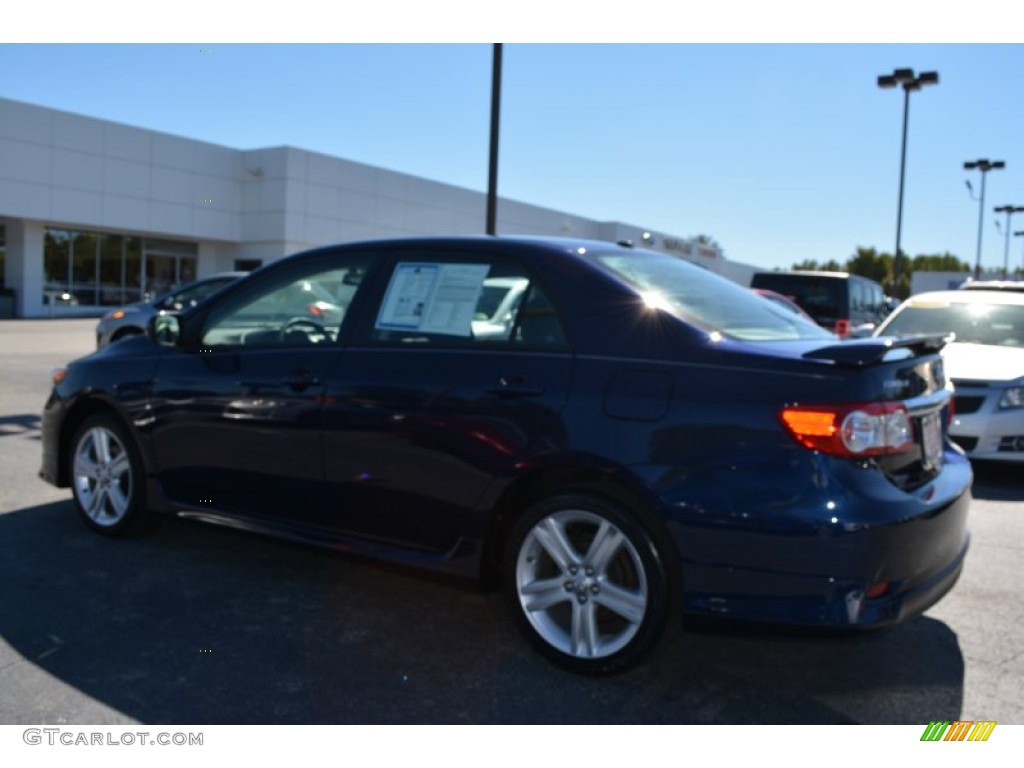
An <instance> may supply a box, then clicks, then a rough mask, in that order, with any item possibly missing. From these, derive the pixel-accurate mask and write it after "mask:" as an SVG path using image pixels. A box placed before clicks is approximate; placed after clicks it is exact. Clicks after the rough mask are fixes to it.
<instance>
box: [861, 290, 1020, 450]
mask: <svg viewBox="0 0 1024 768" xmlns="http://www.w3.org/2000/svg"><path fill="white" fill-rule="evenodd" d="M935 333H952V334H953V341H952V342H950V343H949V344H947V345H946V346H945V348H943V350H942V357H943V359H944V365H945V369H946V376H948V377H949V378H950V379H951V380H952V382H953V386H954V387H955V388H956V395H955V397H954V399H953V410H954V414H953V422H952V424H951V425H950V427H949V436H950V437H951V438H952V439H953V441H954V442H955V443H957V444H958V445H959V446H960V447H961V448H963V449H964V451H966V453H967V456H968V457H969V458H971V459H984V460H986V461H1014V462H1024V293H1018V292H1014V291H1005V290H997V291H983V290H976V289H972V290H967V291H961V290H957V291H933V292H930V293H919V294H916V295H914V296H911V297H910V298H909V299H907V300H906V301H905V302H903V304H901V305H900V307H899V309H897V310H896V311H895V312H893V314H891V315H890V316H889V317H888V318H887V319H886V320H885V322H884V323H882V325H881V326H879V328H878V330H877V331H876V332H875V335H876V336H913V335H918V334H925V335H927V334H935Z"/></svg>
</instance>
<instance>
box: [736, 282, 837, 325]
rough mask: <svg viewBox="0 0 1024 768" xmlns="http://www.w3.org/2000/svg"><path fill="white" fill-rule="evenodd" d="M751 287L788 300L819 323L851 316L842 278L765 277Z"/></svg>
mask: <svg viewBox="0 0 1024 768" xmlns="http://www.w3.org/2000/svg"><path fill="white" fill-rule="evenodd" d="M751 285H753V286H754V287H755V288H770V289H771V290H773V291H775V292H776V293H781V294H782V295H783V296H788V297H789V298H791V299H792V300H793V301H795V302H796V303H797V304H799V305H800V306H801V307H803V308H804V311H806V312H807V313H808V314H809V315H810V316H811V317H813V318H815V319H817V320H821V319H822V318H828V319H835V318H842V317H846V316H847V314H848V309H845V308H844V307H846V301H845V300H844V296H845V291H846V281H845V280H844V279H843V278H840V277H827V276H825V275H793V274H787V273H785V272H779V273H764V274H759V275H755V276H754V280H753V281H752V283H751Z"/></svg>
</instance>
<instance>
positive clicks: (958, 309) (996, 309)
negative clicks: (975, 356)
mask: <svg viewBox="0 0 1024 768" xmlns="http://www.w3.org/2000/svg"><path fill="white" fill-rule="evenodd" d="M912 302H913V303H911V304H908V305H907V306H905V307H904V308H903V309H901V310H900V311H899V313H898V314H896V315H893V317H892V318H891V319H890V320H889V321H888V322H887V323H886V324H885V325H884V326H882V327H881V328H879V331H878V333H879V335H881V334H885V335H886V336H917V335H925V334H949V333H953V334H955V336H956V337H955V339H954V341H959V342H964V343H970V344H993V345H998V346H1005V347H1024V305H1021V304H982V303H978V302H964V303H953V302H949V301H928V300H912Z"/></svg>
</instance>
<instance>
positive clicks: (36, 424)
mask: <svg viewBox="0 0 1024 768" xmlns="http://www.w3.org/2000/svg"><path fill="white" fill-rule="evenodd" d="M41 428H42V422H41V420H40V418H39V414H38V413H22V414H18V415H17V416H12V415H4V416H0V437H5V436H9V435H24V434H25V433H26V432H33V433H35V434H34V435H33V437H36V438H37V439H38V433H39V430H40V429H41Z"/></svg>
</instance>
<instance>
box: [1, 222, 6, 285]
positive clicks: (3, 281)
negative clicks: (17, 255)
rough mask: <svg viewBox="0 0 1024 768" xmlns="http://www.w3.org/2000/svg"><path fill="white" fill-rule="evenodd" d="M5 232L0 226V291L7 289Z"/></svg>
mask: <svg viewBox="0 0 1024 768" xmlns="http://www.w3.org/2000/svg"><path fill="white" fill-rule="evenodd" d="M6 271H7V232H6V230H5V229H4V225H3V224H0V291H2V290H4V289H5V288H7V282H6V280H7V276H6Z"/></svg>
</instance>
